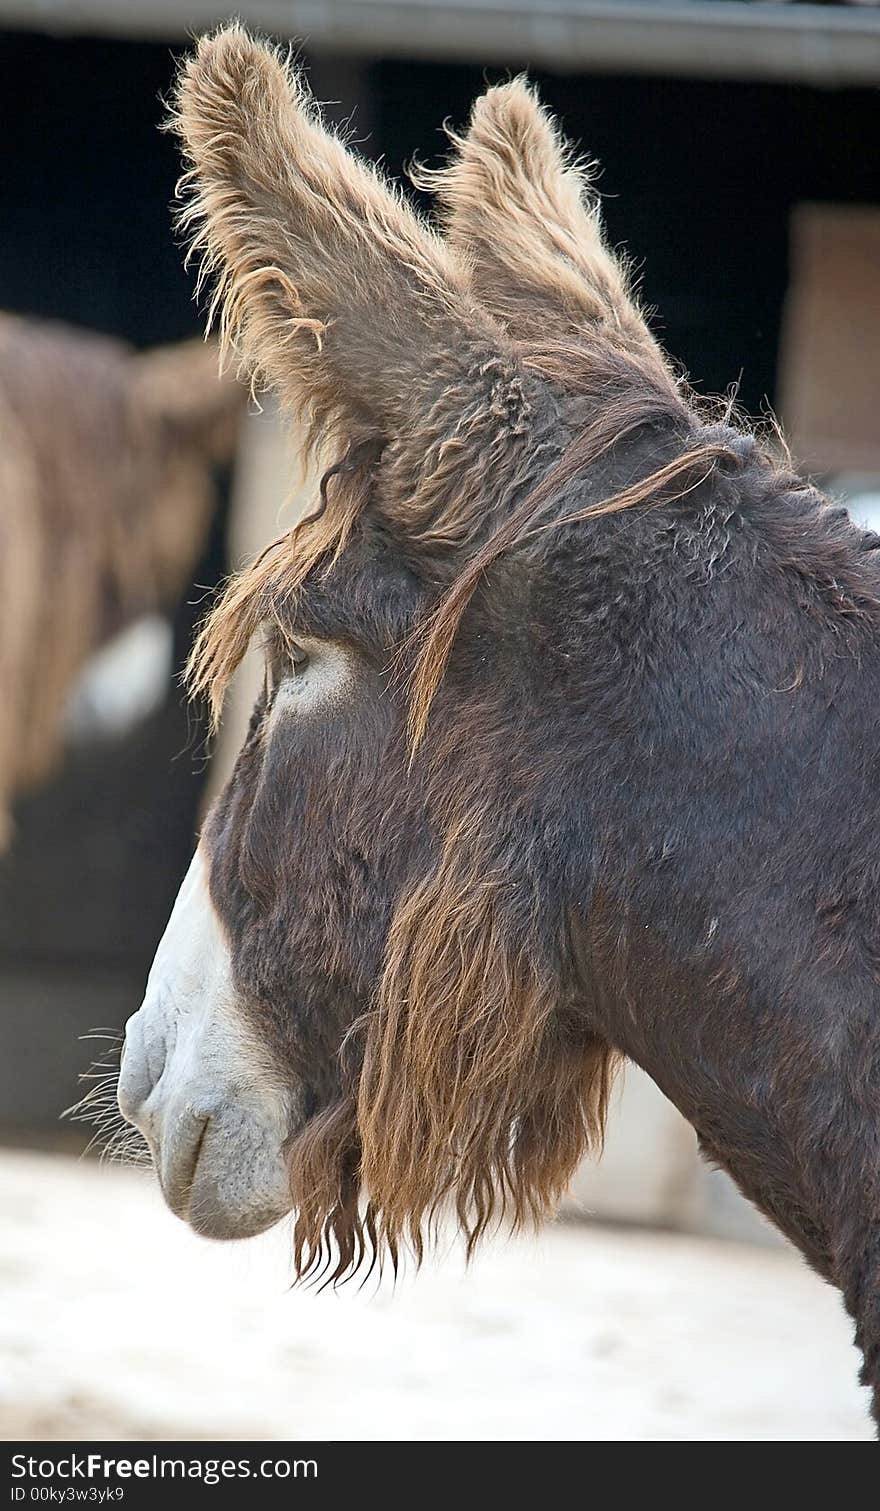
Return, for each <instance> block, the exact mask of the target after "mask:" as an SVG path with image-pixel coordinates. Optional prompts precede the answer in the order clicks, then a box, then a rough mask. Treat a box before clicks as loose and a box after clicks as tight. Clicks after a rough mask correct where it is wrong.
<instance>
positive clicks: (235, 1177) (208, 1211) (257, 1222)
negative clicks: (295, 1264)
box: [148, 1103, 292, 1239]
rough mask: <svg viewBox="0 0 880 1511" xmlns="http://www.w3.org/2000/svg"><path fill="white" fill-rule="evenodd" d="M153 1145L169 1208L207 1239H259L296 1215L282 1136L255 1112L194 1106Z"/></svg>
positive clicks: (167, 1123) (169, 1122)
mask: <svg viewBox="0 0 880 1511" xmlns="http://www.w3.org/2000/svg"><path fill="white" fill-rule="evenodd" d="M148 1137H149V1135H148ZM150 1143H151V1144H152V1145H153V1153H154V1159H155V1164H156V1171H157V1174H158V1177H159V1184H160V1185H161V1187H162V1194H163V1196H164V1197H165V1200H166V1202H167V1203H168V1206H169V1207H170V1208H171V1210H172V1212H174V1213H175V1214H176V1215H177V1216H178V1217H180V1218H182V1219H183V1221H184V1222H186V1223H188V1224H189V1226H190V1227H191V1228H193V1229H194V1230H195V1232H197V1233H201V1234H202V1235H203V1236H204V1237H205V1238H220V1239H225V1238H252V1237H254V1235H255V1234H257V1233H262V1232H263V1231H264V1230H265V1229H266V1228H270V1227H272V1225H273V1224H274V1223H276V1222H278V1221H279V1219H280V1218H282V1217H284V1216H286V1214H287V1213H288V1212H289V1211H290V1210H291V1206H292V1201H291V1196H290V1183H289V1179H288V1173H287V1164H286V1161H285V1159H284V1155H283V1151H282V1148H281V1147H280V1145H279V1143H278V1133H277V1130H276V1129H274V1128H269V1127H268V1126H267V1125H266V1123H265V1121H264V1119H263V1118H262V1117H260V1116H259V1114H258V1112H255V1110H254V1109H250V1108H246V1107H243V1106H242V1105H241V1104H240V1103H239V1104H236V1105H230V1104H226V1105H225V1106H222V1107H220V1108H219V1109H217V1110H216V1111H214V1112H212V1113H211V1114H210V1115H208V1114H206V1113H205V1112H204V1111H199V1110H197V1109H196V1108H195V1107H191V1106H187V1107H185V1108H184V1109H183V1110H182V1111H181V1112H180V1113H179V1114H178V1115H177V1116H175V1117H174V1118H173V1119H169V1120H166V1121H165V1125H164V1126H163V1129H162V1134H161V1136H160V1138H159V1140H158V1141H154V1139H153V1138H150Z"/></svg>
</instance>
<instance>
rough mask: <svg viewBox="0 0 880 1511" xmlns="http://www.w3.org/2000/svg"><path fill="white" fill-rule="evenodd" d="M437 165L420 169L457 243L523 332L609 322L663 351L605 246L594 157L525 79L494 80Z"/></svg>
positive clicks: (548, 332)
mask: <svg viewBox="0 0 880 1511" xmlns="http://www.w3.org/2000/svg"><path fill="white" fill-rule="evenodd" d="M451 136H452V142H453V147H454V152H453V156H452V159H451V161H450V162H449V164H448V165H447V166H446V167H445V168H442V169H440V170H425V169H422V168H419V169H417V170H416V172H415V174H414V177H415V179H416V182H417V183H418V184H419V187H421V188H428V189H431V190H433V191H434V192H435V193H436V195H437V197H438V200H439V205H440V210H441V214H442V218H443V221H444V225H445V229H446V233H447V238H448V240H449V242H450V244H451V246H452V247H453V248H454V249H456V250H458V251H461V252H464V253H466V254H467V256H468V257H469V258H470V260H471V262H472V265H473V284H472V286H473V289H474V292H475V294H476V295H477V297H478V298H479V299H480V300H481V301H482V302H483V303H484V304H485V306H486V307H487V308H488V309H489V310H491V311H492V312H493V313H494V314H495V315H496V316H498V318H499V319H500V320H502V321H503V323H504V324H505V325H506V326H507V327H508V328H509V330H510V332H511V334H512V335H513V336H514V337H515V338H518V339H520V340H526V341H530V342H531V341H535V342H538V343H539V344H543V343H544V342H548V343H552V342H554V341H557V340H561V341H564V342H568V343H569V344H574V343H575V342H576V340H577V339H578V328H580V333H581V336H582V335H583V333H584V329H585V328H586V330H587V331H589V329H590V328H595V327H596V326H601V327H603V329H604V332H605V333H606V334H607V335H608V336H610V337H611V338H612V339H615V340H617V341H618V342H620V343H621V344H623V345H626V346H629V347H631V348H632V347H635V348H642V349H644V348H648V349H650V350H651V351H652V352H653V353H655V354H656V355H657V357H658V359H659V357H660V354H659V350H658V348H657V347H656V343H655V342H654V338H653V337H652V335H651V334H650V332H649V330H648V327H647V325H646V324H645V321H644V318H643V317H642V315H641V313H640V311H639V309H638V306H637V304H636V301H635V299H634V297H633V295H632V293H631V292H630V289H629V284H628V279H627V272H626V268H625V266H624V265H623V263H622V262H621V260H620V259H618V258H617V257H616V256H615V255H614V254H613V253H612V252H611V250H610V249H609V247H608V245H607V244H606V242H605V240H604V237H603V233H602V223H601V217H600V213H599V205H598V200H597V197H596V195H595V193H594V192H593V188H592V184H591V180H590V174H589V168H588V166H587V165H584V164H581V163H578V162H577V161H576V159H575V157H574V155H573V152H572V150H571V148H570V147H569V146H568V144H567V143H566V142H565V141H564V140H563V138H562V137H561V135H560V134H559V132H558V130H557V129H556V126H555V124H554V122H553V120H552V118H551V116H550V115H549V114H548V112H547V111H546V110H544V109H543V107H542V106H541V104H540V103H539V101H538V99H537V97H536V95H535V94H534V93H533V91H532V90H531V89H530V88H529V86H528V84H527V83H526V82H525V80H524V79H521V78H519V79H514V80H512V81H511V82H510V83H508V84H502V85H499V86H497V87H496V88H494V89H490V90H488V91H487V92H486V94H484V95H483V96H482V97H481V98H480V99H478V100H477V101H476V103H475V105H474V108H473V113H472V116H471V122H470V127H469V129H468V131H467V134H466V135H464V136H458V135H456V134H455V133H452V134H451Z"/></svg>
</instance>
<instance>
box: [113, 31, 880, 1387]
mask: <svg viewBox="0 0 880 1511" xmlns="http://www.w3.org/2000/svg"><path fill="white" fill-rule="evenodd" d="M176 119H177V125H178V129H179V131H180V133H181V135H182V137H183V140H184V143H185V147H186V151H187V153H188V155H189V158H190V161H191V172H190V174H189V176H188V186H189V190H190V194H191V198H190V201H189V209H188V210H186V212H185V215H184V219H185V222H186V223H187V224H188V225H189V226H190V227H191V228H193V230H194V231H195V246H196V247H197V249H198V250H199V251H200V252H201V254H202V255H203V257H204V269H205V275H206V277H209V278H213V279H215V280H216V294H215V299H214V307H215V309H216V311H217V312H218V313H219V316H220V321H221V326H222V330H223V334H224V337H225V340H226V342H227V344H228V345H229V346H230V347H232V348H233V349H234V350H235V351H236V353H237V354H238V356H239V357H240V359H241V361H242V363H243V365H244V366H245V367H246V368H247V369H248V370H249V371H250V373H251V374H252V375H255V376H256V377H257V378H258V379H259V380H260V381H262V382H265V383H269V384H271V385H273V386H274V387H275V388H277V389H278V391H279V392H280V394H281V395H282V398H283V399H284V401H285V402H286V403H287V404H288V405H289V406H290V408H291V409H292V410H295V411H296V412H297V413H298V414H305V415H306V416H307V418H308V419H309V421H310V423H311V431H312V436H313V440H314V443H315V445H320V448H321V450H322V452H323V454H324V455H325V456H326V457H328V458H329V459H330V460H335V465H333V466H330V467H329V468H328V470H327V471H326V472H325V475H324V484H323V488H322V497H321V499H320V500H319V501H318V502H317V504H316V509H315V513H314V515H313V517H312V518H311V519H310V520H307V521H306V522H305V523H303V524H302V525H301V526H300V527H299V528H298V529H297V530H296V531H295V532H294V534H293V535H290V536H287V537H285V538H284V539H282V540H279V541H277V542H276V543H275V544H274V545H273V546H271V547H270V548H269V550H268V551H266V552H265V553H264V555H263V556H262V557H261V558H260V559H259V560H258V561H257V562H256V563H255V564H254V566H253V567H251V568H250V569H249V570H248V571H247V572H245V573H244V575H243V576H241V577H239V578H238V579H237V580H235V581H234V582H233V583H232V584H231V586H230V587H229V589H228V592H227V593H226V596H225V597H224V598H223V600H222V601H221V602H220V604H219V606H218V607H217V609H216V610H215V612H214V614H213V616H212V617H211V618H210V620H209V621H208V623H207V625H206V627H205V629H204V632H203V634H202V638H201V640H200V642H199V644H198V647H197V649H196V653H195V658H194V662H193V666H192V686H193V688H194V690H195V691H196V692H199V693H202V692H208V693H210V694H211V695H212V696H213V698H214V701H215V704H216V705H217V706H219V702H220V699H221V697H222V693H223V688H224V686H225V684H226V682H227V680H228V678H229V676H230V674H231V673H232V671H233V669H234V667H235V665H236V663H237V662H238V660H239V658H240V657H241V655H242V653H243V651H244V650H245V647H246V646H247V644H248V642H249V640H250V638H251V636H252V635H253V634H254V633H255V632H256V631H258V630H260V629H261V628H262V631H263V633H264V636H265V645H266V667H267V672H266V687H265V692H264V695H263V697H262V698H261V700H260V702H259V703H258V706H257V708H256V710H255V712H254V717H253V721H252V725H251V730H250V734H249V737H248V739H247V741H246V743H245V746H244V748H243V750H242V752H241V755H240V758H239V761H238V765H237V768H236V770H235V773H234V775H233V777H232V779H231V781H230V783H229V785H228V787H227V789H226V791H225V793H224V794H223V796H222V797H221V799H220V800H219V802H218V803H217V805H216V807H215V809H214V811H213V813H212V815H211V818H210V821H209V823H208V825H207V828H206V832H205V834H204V836H203V838H202V841H201V844H200V846H199V850H198V852H197V855H196V859H195V861H194V863H193V867H192V870H191V871H190V874H189V876H188V878H187V881H186V882H185V884H184V887H183V889H182V892H181V896H180V900H179V903H178V906H177V908H176V909H175V913H174V915H173V917H172V921H171V924H170V925H169V930H168V933H167V934H166V936H165V939H164V941H163V943H162V945H161V946H160V949H159V953H158V955H157V959H156V964H155V967H154V970H153V973H152V976H151V979H150V984H149V987H148V992H147V997H146V1000H145V1003H144V1006H143V1007H142V1008H141V1010H140V1012H139V1013H138V1014H137V1015H136V1016H135V1017H134V1019H133V1020H132V1021H131V1023H130V1025H129V1029H128V1038H127V1049H126V1054H125V1058H124V1063H123V1069H122V1076H121V1083H120V1091H119V1095H120V1104H121V1107H122V1110H123V1112H124V1113H125V1115H126V1116H127V1117H129V1118H130V1119H131V1120H132V1121H134V1122H135V1123H137V1124H138V1125H139V1126H140V1127H141V1128H142V1129H143V1130H144V1132H145V1133H146V1135H147V1137H148V1139H149V1140H150V1142H151V1144H152V1147H153V1150H154V1154H155V1157H156V1163H157V1167H158V1170H159V1174H160V1178H161V1180H162V1184H163V1188H164V1190H165V1194H166V1196H167V1198H168V1200H169V1202H170V1203H171V1205H172V1206H173V1208H174V1209H175V1210H176V1211H177V1212H179V1213H180V1214H181V1215H182V1216H184V1217H186V1218H187V1219H188V1220H189V1221H190V1222H191V1223H192V1224H193V1225H194V1226H195V1227H197V1228H198V1229H200V1230H201V1231H203V1232H205V1233H209V1234H215V1235H218V1236H222V1235H227V1236H236V1235H242V1234H246V1233H249V1232H254V1231H257V1230H258V1229H259V1228H261V1227H264V1226H266V1225H267V1224H268V1223H270V1222H272V1221H273V1220H274V1219H276V1218H277V1217H278V1216H279V1215H280V1214H281V1213H282V1212H285V1211H288V1210H290V1209H291V1208H295V1209H296V1213H297V1226H296V1260H297V1266H298V1268H299V1271H300V1273H304V1274H309V1273H314V1272H316V1271H317V1270H318V1269H320V1268H321V1267H322V1266H327V1267H328V1270H329V1273H331V1274H334V1275H337V1276H338V1275H342V1274H344V1273H347V1272H348V1271H350V1270H351V1269H353V1268H356V1267H357V1266H358V1265H360V1264H361V1263H362V1262H364V1261H366V1262H369V1258H370V1256H371V1255H372V1256H375V1254H376V1253H377V1252H378V1253H379V1254H380V1255H381V1254H383V1253H384V1254H388V1253H390V1254H391V1255H392V1256H393V1255H394V1254H395V1253H396V1252H397V1249H398V1247H399V1246H400V1245H401V1244H406V1243H408V1244H410V1245H412V1246H414V1248H415V1249H416V1251H417V1252H421V1249H422V1245H423V1244H424V1243H425V1242H427V1241H429V1239H430V1236H431V1232H432V1230H433V1227H434V1224H435V1223H436V1221H437V1220H438V1219H439V1217H440V1215H441V1214H442V1213H444V1212H446V1211H447V1210H449V1209H450V1208H451V1210H452V1211H453V1212H454V1213H455V1214H456V1215H457V1219H458V1223H459V1225H460V1227H461V1228H462V1229H463V1230H464V1233H465V1234H466V1236H467V1240H468V1242H469V1244H470V1245H473V1244H474V1243H476V1241H477V1240H478V1239H479V1238H480V1236H481V1235H482V1234H483V1233H484V1232H485V1231H486V1229H487V1227H489V1225H490V1224H493V1223H494V1222H495V1221H496V1220H497V1219H498V1218H499V1216H501V1215H502V1214H507V1215H509V1216H510V1217H511V1218H512V1219H513V1220H514V1221H515V1222H523V1221H528V1220H531V1219H535V1218H539V1217H541V1216H543V1215H544V1214H545V1213H546V1212H548V1211H551V1210H552V1209H553V1206H554V1204H555V1202H556V1201H557V1198H558V1197H559V1195H560V1193H561V1192H562V1191H563V1190H564V1188H565V1185H566V1182H567V1181H568V1179H569V1177H570V1175H571V1173H572V1171H573V1170H574V1168H575V1166H576V1164H577V1162H578V1160H580V1159H581V1157H582V1155H583V1154H584V1151H585V1150H586V1149H588V1148H589V1147H591V1146H592V1147H598V1145H599V1143H600V1140H601V1132H602V1122H603V1113H604V1108H605V1102H606V1097H607V1093H608V1087H609V1083H610V1080H611V1075H612V1068H613V1066H614V1064H615V1062H616V1061H617V1060H619V1059H622V1058H625V1057H628V1058H630V1059H632V1060H635V1061H637V1062H638V1063H639V1064H640V1065H642V1066H644V1067H645V1069H646V1070H647V1071H648V1072H649V1074H650V1075H652V1076H653V1077H654V1079H655V1080H656V1081H657V1083H658V1084H659V1085H660V1086H661V1087H662V1089H663V1090H664V1091H665V1092H666V1094H667V1095H668V1096H669V1097H671V1098H672V1100H673V1101H674V1102H675V1103H676V1105H677V1106H678V1107H679V1108H680V1109H681V1110H682V1112H683V1113H684V1115H685V1116H686V1117H687V1118H689V1119H690V1121H691V1123H692V1124H693V1126H694V1127H695V1129H696V1130H697V1133H698V1135H699V1139H700V1143H701V1146H702V1148H703V1150H704V1151H705V1153H706V1155H707V1157H708V1158H710V1159H711V1160H713V1161H716V1162H717V1163H718V1164H720V1165H722V1166H723V1167H724V1168H725V1169H727V1170H729V1171H730V1172H731V1174H732V1175H733V1176H734V1178H735V1179H736V1180H737V1182H738V1183H739V1185H740V1186H741V1188H742V1189H743V1191H745V1192H746V1194H747V1195H748V1196H749V1197H750V1198H751V1199H752V1200H753V1201H754V1202H755V1203H756V1204H757V1205H758V1206H759V1207H760V1208H761V1210H762V1211H763V1212H765V1213H766V1214H767V1215H768V1216H769V1217H770V1218H772V1220H773V1221H774V1222H775V1223H776V1224H777V1225H778V1226H779V1227H780V1228H781V1229H782V1231H783V1232H784V1233H786V1234H787V1235H788V1236H789V1237H790V1238H791V1239H792V1241H793V1242H794V1243H795V1244H797V1246H798V1247H799V1248H800V1250H801V1251H802V1253H803V1254H804V1255H805V1256H806V1257H807V1258H808V1260H809V1261H810V1263H811V1264H812V1265H814V1266H815V1268H816V1269H817V1270H818V1271H819V1272H820V1274H822V1275H823V1276H825V1277H827V1278H828V1279H829V1280H831V1281H832V1282H833V1283H835V1284H836V1285H838V1286H840V1288H841V1289H842V1291H843V1293H844V1295H845V1298H846V1303H847V1305H848V1307H849V1309H850V1311H851V1313H852V1315H853V1317H854V1319H855V1322H856V1329H857V1335H858V1339H859V1342H860V1344H861V1347H862V1349H863V1351H864V1359H865V1364H864V1379H865V1381H866V1382H868V1383H869V1384H871V1385H872V1386H873V1387H874V1392H875V1414H878V1413H880V1310H878V1300H880V1150H878V1142H880V1015H878V1000H880V862H878V858H877V857H878V843H877V833H878V819H880V555H878V553H877V552H876V551H875V549H874V547H875V544H876V542H875V540H874V539H873V538H870V537H867V536H865V535H864V534H863V533H862V532H861V531H860V530H858V529H856V528H855V527H854V526H853V525H852V524H851V523H850V521H849V520H848V518H847V517H846V515H845V514H844V513H843V512H842V511H840V510H835V509H832V508H831V507H830V506H829V505H828V504H827V502H826V501H825V500H824V499H823V498H822V497H821V496H820V495H819V494H818V493H816V492H815V490H814V489H812V488H810V487H809V486H807V485H806V484H805V483H804V482H803V481H801V480H800V479H799V478H798V477H797V476H796V475H795V474H794V473H792V472H791V471H790V470H789V469H788V467H787V466H784V465H780V464H779V463H778V462H777V461H774V460H773V459H772V458H771V457H770V456H769V455H768V454H767V453H765V451H764V450H763V449H762V447H761V446H760V445H759V444H758V443H757V442H756V441H755V439H753V438H752V437H751V436H749V435H744V434H742V433H740V432H739V431H737V430H736V429H734V428H732V427H731V426H730V425H728V424H726V423H719V424H707V423H705V422H704V420H703V419H701V417H700V415H699V413H698V412H697V411H696V410H695V408H694V407H693V405H692V403H691V402H690V400H689V399H688V396H687V394H686V393H685V392H683V390H682V388H681V387H680V385H679V384H678V383H677V382H676V379H675V377H674V375H673V373H672V372H671V370H670V368H669V366H668V365H667V363H666V361H665V360H664V358H663V356H662V355H661V353H660V352H659V350H658V348H657V346H656V344H655V342H654V340H653V338H652V337H651V335H650V334H649V332H648V330H647V328H646V326H645V324H644V321H643V319H642V317H641V315H640V314H639V311H638V308H637V306H636V304H635V303H634V301H633V298H632V295H631V293H630V292H629V291H628V287H627V280H626V274H625V271H624V269H623V268H622V267H621V266H620V264H619V263H618V262H617V261H616V260H615V259H614V258H613V257H612V255H611V254H610V252H609V251H608V249H607V247H606V246H605V244H604V242H603V240H602V236H601V231H600V227H599V220H598V211H597V208H596V205H595V202H594V200H593V198H592V197H591V191H590V184H589V179H588V177H587V175H586V173H585V171H584V170H583V169H581V168H578V166H577V165H576V164H575V163H574V162H573V161H572V160H571V158H570V157H569V155H568V154H567V152H566V150H565V148H564V147H563V146H562V144H561V142H560V140H559V138H558V137H557V135H556V132H555V129H554V127H553V124H552V122H551V121H550V120H549V118H548V117H547V116H546V115H545V114H544V113H543V112H542V110H541V108H540V107H539V105H538V104H537V102H536V101H535V99H534V96H533V95H532V94H531V93H530V91H529V90H528V88H527V87H526V86H525V85H524V84H523V83H521V82H515V83H512V84H507V85H504V86H502V87H501V88H498V89H493V90H490V91H489V92H488V94H486V95H485V96H484V98H483V99H481V100H480V101H479V102H478V103H477V105H476V107H475V110H474V114H473V119H472V122H471V126H470V130H469V132H468V134H467V135H466V136H464V137H463V138H461V139H457V140H456V141H455V145H454V155H453V159H452V162H451V164H450V166H449V167H448V168H447V169H446V170H445V171H444V172H443V173H441V174H439V175H437V176H436V177H435V178H434V180H433V184H434V187H435V188H436V190H437V193H438V195H439V198H440V204H441V209H442V213H443V223H444V226H445V231H446V235H445V238H443V239H441V237H440V236H438V235H437V234H435V233H434V232H432V231H431V230H430V229H428V228H427V227H426V226H425V225H424V224H423V223H422V222H421V221H420V220H419V219H418V218H417V217H416V215H415V214H414V213H413V211H412V210H411V209H410V208H409V207H408V206H407V205H406V204H405V203H404V202H403V201H402V200H401V199H400V198H399V197H398V196H397V195H396V194H395V193H394V191H393V190H392V189H391V188H390V187H389V186H388V185H387V184H386V183H385V182H384V181H383V180H382V179H381V178H380V177H379V176H378V175H377V174H376V172H374V171H373V170H372V169H371V168H370V167H368V166H367V165H366V164H365V163H363V162H362V161H361V160H360V159H359V158H357V157H355V156H354V155H352V154H351V153H350V152H349V151H348V150H346V148H345V146H344V145H343V144H342V143H341V142H340V141H339V140H338V138H337V137H335V136H334V135H332V134H331V133H330V132H329V131H328V130H327V129H326V128H325V127H324V126H323V125H322V123H321V120H320V117H319V116H318V114H317V112H316V109H315V106H314V105H313V103H312V101H311V100H310V99H309V97H308V95H307V93H306V91H305V87H304V85H303V84H302V82H301V80H300V79H299V78H298V77H297V75H296V74H295V72H294V71H293V70H292V69H291V68H290V67H289V65H287V64H286V63H285V62H284V61H283V60H282V59H281V58H279V56H278V55H276V54H275V53H274V52H272V51H270V50H268V49H266V48H264V47H263V46H261V45H259V44H257V43H255V42H253V41H251V40H250V39H249V38H248V37H247V36H246V35H245V33H244V32H242V31H241V30H240V29H238V28H235V27H233V28H231V29H229V30H226V31H223V32H221V33H220V34H219V35H217V36H214V37H211V38H208V39H206V40H204V41H203V42H202V43H201V44H200V46H199V48H198V51H197V53H196V55H195V56H194V57H193V58H192V59H191V60H190V61H188V62H187V63H186V65H185V67H184V69H183V72H182V74H181V79H180V87H179V95H178V107H177V118H176Z"/></svg>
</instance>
